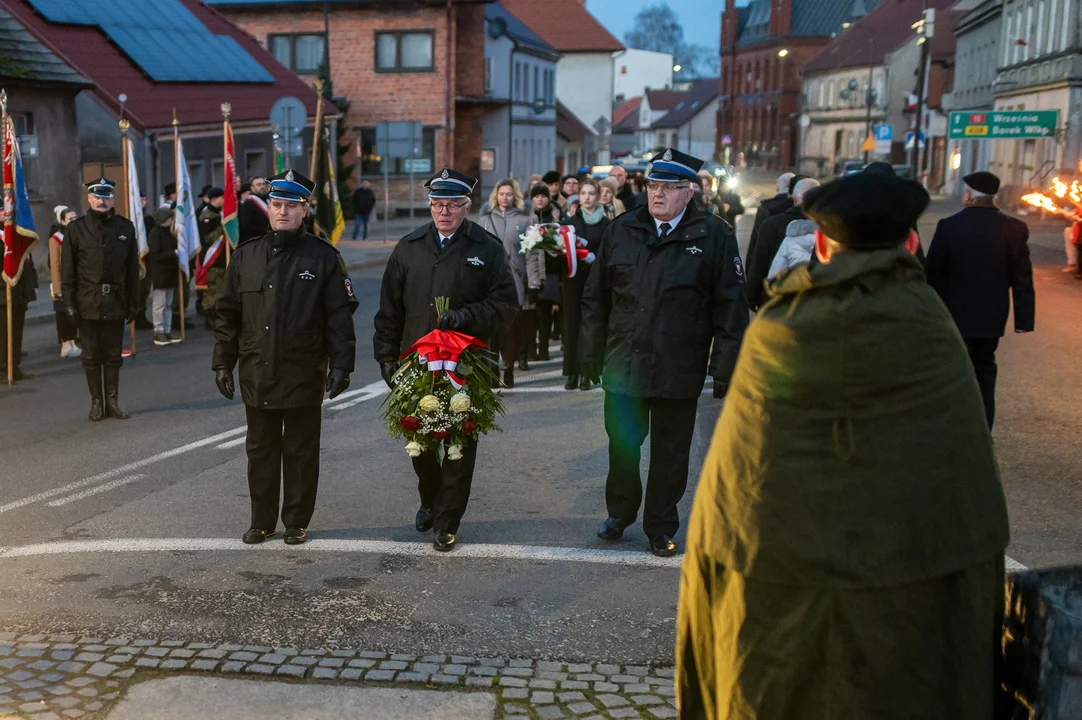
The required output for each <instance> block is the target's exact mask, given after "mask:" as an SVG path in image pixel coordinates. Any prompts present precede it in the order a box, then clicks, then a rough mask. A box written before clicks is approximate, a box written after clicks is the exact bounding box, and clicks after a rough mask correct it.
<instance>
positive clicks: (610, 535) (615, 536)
mask: <svg viewBox="0 0 1082 720" xmlns="http://www.w3.org/2000/svg"><path fill="white" fill-rule="evenodd" d="M625 527H627V526H626V525H625V524H624V523H622V522H620V521H619V520H617V519H616V518H609V519H608V520H606V521H605V523H604V524H603V525H602V526H601V529H600V530H598V531H597V536H598V537H599V538H601V539H602V540H608V541H609V542H612V541H614V540H619V539H620V538H621V537H623V535H624V528H625Z"/></svg>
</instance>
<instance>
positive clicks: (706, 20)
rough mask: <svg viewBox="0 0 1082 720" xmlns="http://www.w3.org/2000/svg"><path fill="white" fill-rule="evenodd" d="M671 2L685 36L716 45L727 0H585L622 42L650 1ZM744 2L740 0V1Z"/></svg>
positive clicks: (691, 41)
mask: <svg viewBox="0 0 1082 720" xmlns="http://www.w3.org/2000/svg"><path fill="white" fill-rule="evenodd" d="M660 2H668V5H669V7H671V8H672V9H673V10H674V11H675V12H676V14H677V15H679V16H680V20H681V22H682V23H683V25H684V39H685V40H687V42H689V43H697V44H699V45H704V46H706V47H708V48H717V47H718V43H719V42H720V36H721V11H722V10H724V9H725V2H724V0H586V7H587V9H588V10H589V11H590V12H591V13H593V14H594V17H596V18H597V19H598V20H600V21H601V22H602V23H603V24H604V25H605V27H606V28H608V30H609V32H611V33H612V34H613V35H615V36H616V37H617V39H619V40H620V41H621V42H623V40H624V33H625V32H627V31H628V30H630V29H631V24H632V22H633V21H634V19H635V13H637V12H638V11H639V10H641V9H642V8H644V7H646V6H648V5H656V4H658V3H660ZM744 4H745V2H743V1H738V2H737V5H744Z"/></svg>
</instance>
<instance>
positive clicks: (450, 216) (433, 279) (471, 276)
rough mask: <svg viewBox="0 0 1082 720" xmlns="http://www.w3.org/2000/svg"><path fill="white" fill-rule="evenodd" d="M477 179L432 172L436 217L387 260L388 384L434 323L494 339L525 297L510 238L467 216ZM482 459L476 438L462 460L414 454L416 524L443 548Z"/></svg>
mask: <svg viewBox="0 0 1082 720" xmlns="http://www.w3.org/2000/svg"><path fill="white" fill-rule="evenodd" d="M476 185H477V180H475V179H474V178H471V177H469V176H467V175H463V174H462V173H458V172H455V171H454V170H450V169H446V168H445V169H444V170H443V171H442V172H440V173H439V174H438V175H436V176H435V177H433V178H432V179H431V180H429V181H428V183H426V185H425V187H427V188H428V191H429V194H428V198H429V202H430V204H431V209H432V222H431V223H428V224H427V225H425V226H423V227H420V228H418V229H417V230H414V231H413V232H412V233H410V234H409V235H407V236H406V237H404V238H402V240H401V241H399V243H398V245H397V246H396V247H395V249H394V252H393V253H391V258H390V260H389V261H388V262H387V269H386V270H385V271H384V273H383V287H382V291H381V295H380V303H379V312H377V313H376V319H375V325H376V333H375V338H374V340H373V345H374V350H375V358H376V362H378V363H379V366H380V372H381V373H382V375H383V379H384V380H385V381H386V382H387V385H388V386H390V385H391V384H392V383H391V378H392V376H393V375H394V373H395V372H396V371H397V370H398V358H399V355H401V354H402V352H403V351H404V350H405V349H406V348H408V347H410V346H411V345H413V343H415V342H416V341H417V340H418V339H420V338H421V337H423V336H425V335H427V334H428V333H429V332H431V331H432V330H433V329H434V328H436V327H439V328H441V329H445V330H457V331H459V332H463V333H466V334H467V335H473V336H474V337H478V338H481V339H482V340H487V339H488V338H489V337H491V336H492V334H493V333H495V332H496V331H498V330H499V329H500V328H502V327H504V326H505V325H506V324H507V322H508V320H510V315H511V313H512V312H514V308H515V306H516V305H517V304H518V293H516V291H515V281H514V279H513V278H512V277H511V269H510V267H509V266H508V263H507V255H506V253H505V252H504V248H503V243H502V242H501V241H500V240H498V239H497V238H496V237H495V236H493V235H491V234H489V233H488V232H487V231H485V230H484V229H483V228H481V226H479V225H477V224H476V223H473V222H471V221H469V220H467V219H466V216H467V215H469V212H470V206H471V200H470V195H471V194H472V193H473V189H474V187H475V186H476ZM437 297H447V298H449V299H450V309H449V310H447V312H445V313H443V315H441V316H440V317H438V318H437V317H436V311H435V306H434V304H433V303H434V300H435V298H437ZM476 461H477V444H476V443H465V444H463V446H462V459H461V460H449V459H446V458H445V459H444V460H443V462H442V464H441V463H440V457H439V451H438V450H434V451H428V452H425V453H422V454H421V455H420V456H419V457H415V458H413V469H414V472H416V473H417V478H418V484H417V489H418V492H419V493H420V496H421V508H420V509H419V510H418V511H417V517H416V520H415V526H416V528H417V531H418V532H427V531H428V530H430V529H434V530H435V534H434V539H433V547H435V549H436V550H439V551H441V552H446V551H449V550H452V549H454V547H455V534H456V533H457V532H458V526H459V523H460V522H461V520H462V516H463V515H464V514H465V512H466V505H467V503H468V502H469V499H470V487H471V485H472V484H473V470H474V465H475V464H476Z"/></svg>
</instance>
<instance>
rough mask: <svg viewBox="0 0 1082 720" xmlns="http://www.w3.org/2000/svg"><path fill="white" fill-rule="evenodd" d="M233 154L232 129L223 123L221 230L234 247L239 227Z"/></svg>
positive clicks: (235, 169) (235, 164)
mask: <svg viewBox="0 0 1082 720" xmlns="http://www.w3.org/2000/svg"><path fill="white" fill-rule="evenodd" d="M235 157H236V156H235V154H234V152H233V127H232V126H231V125H230V124H229V121H228V120H226V121H225V183H224V184H223V185H222V189H223V190H225V204H224V205H222V229H224V230H225V235H226V237H227V238H229V244H230V245H231V246H232V247H236V246H237V243H238V242H239V241H240V225H239V223H238V221H237V189H238V184H239V183H238V182H237V163H236V160H235Z"/></svg>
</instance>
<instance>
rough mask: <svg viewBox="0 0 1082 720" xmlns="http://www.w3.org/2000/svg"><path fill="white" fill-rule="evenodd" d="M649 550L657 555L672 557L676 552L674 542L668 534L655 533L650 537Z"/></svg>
mask: <svg viewBox="0 0 1082 720" xmlns="http://www.w3.org/2000/svg"><path fill="white" fill-rule="evenodd" d="M650 552H652V553H653V554H655V555H657V556H658V557H672V556H673V555H675V554H676V543H674V542H673V541H672V538H670V537H669V536H668V535H655V536H653V537H652V538H650Z"/></svg>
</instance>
